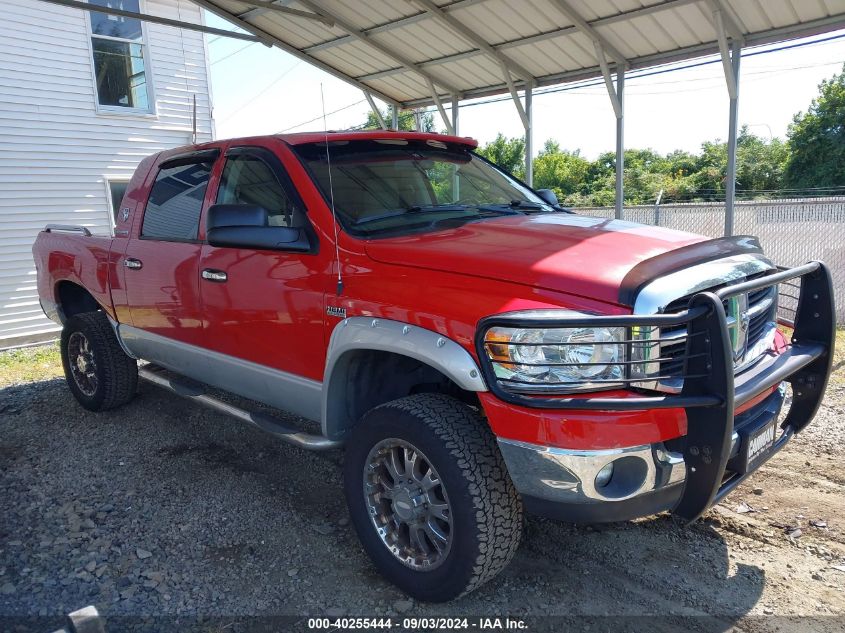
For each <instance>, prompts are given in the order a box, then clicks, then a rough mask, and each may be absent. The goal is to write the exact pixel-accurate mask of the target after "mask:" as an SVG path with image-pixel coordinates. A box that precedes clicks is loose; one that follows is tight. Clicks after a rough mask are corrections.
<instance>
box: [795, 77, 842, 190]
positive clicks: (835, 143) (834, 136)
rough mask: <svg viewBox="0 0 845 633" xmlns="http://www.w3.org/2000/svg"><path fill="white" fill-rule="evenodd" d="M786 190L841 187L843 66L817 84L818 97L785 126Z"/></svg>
mask: <svg viewBox="0 0 845 633" xmlns="http://www.w3.org/2000/svg"><path fill="white" fill-rule="evenodd" d="M787 136H788V144H789V154H790V155H789V160H788V162H787V165H786V174H785V181H786V183H787V185H788V186H789V187H793V188H804V187H838V186H842V185H845V65H843V67H842V72H841V73H839V74H838V75H834V76H833V77H832V78H831V79H829V80H826V81H823V82H822V83H821V84H820V85H819V96H818V97H816V98H815V99H813V102H812V103H811V104H810V108H809V109H808V110H807V112H805V113H802V112H799V113H798V114H796V115H795V117H794V118H793V120H792V124H791V125H790V126H789V132H788V134H787Z"/></svg>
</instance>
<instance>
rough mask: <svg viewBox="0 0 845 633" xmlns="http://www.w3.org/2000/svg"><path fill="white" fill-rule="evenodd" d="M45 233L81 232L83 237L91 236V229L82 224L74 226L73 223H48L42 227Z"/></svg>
mask: <svg viewBox="0 0 845 633" xmlns="http://www.w3.org/2000/svg"><path fill="white" fill-rule="evenodd" d="M44 232H45V233H55V232H60V233H82V235H84V236H85V237H91V231H89V230H88V228H87V227H84V226H76V225H74V224H48V225H47V226H45V227H44Z"/></svg>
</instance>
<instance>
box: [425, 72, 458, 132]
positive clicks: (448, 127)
mask: <svg viewBox="0 0 845 633" xmlns="http://www.w3.org/2000/svg"><path fill="white" fill-rule="evenodd" d="M428 89H429V90H431V98H432V99H433V100H434V105H436V106H437V111H438V112H440V118H441V119H443V123H444V124H445V125H446V132H447V133H448V134H454V133H455V126H454V124H453V123H452V121H450V120H449V115H448V114H446V108H444V107H443V101H442V100H441V99H440V95H439V94H437V88H436V87H435V85H434V83H433V82H432V81H431V80H429V81H428Z"/></svg>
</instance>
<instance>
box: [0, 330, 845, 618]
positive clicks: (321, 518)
mask: <svg viewBox="0 0 845 633" xmlns="http://www.w3.org/2000/svg"><path fill="white" fill-rule="evenodd" d="M843 334H845V333H843ZM842 339H845V336H841V337H840V340H842ZM842 342H845V341H842ZM843 347H845V345H840V350H841V349H842V348H843ZM843 357H845V355H843V354H842V353H840V354H839V358H838V359H837V374H836V377H835V379H834V380H833V382H832V384H831V386H830V388H829V390H828V395H827V398H826V402H825V404H824V406H823V409H822V411H821V412H820V414H819V416H818V418H817V420H816V421H815V422H814V424H813V425H812V426H811V427H809V428H808V429H807V431H806V432H805V433H803V434H802V435H801V436H799V437H798V438H796V439H795V440H794V441H793V442H792V443H791V444H790V446H789V447H787V449H785V451H783V452H782V453H781V454H780V455H778V456H777V457H776V458H774V459H773V460H772V461H771V462H769V464H767V465H766V466H764V467H763V468H762V469H761V471H760V472H759V473H758V474H757V475H756V476H755V477H754V478H752V479H751V480H750V482H749V483H746V484H744V485H743V486H742V487H740V489H738V490H737V491H735V492H734V493H733V494H731V495H730V496H729V497H728V498H727V499H726V500H725V501H724V502H723V503H721V504H720V505H719V506H717V507H715V508H713V509H712V510H711V511H710V512H709V513H708V514H707V515H706V517H705V518H704V520H702V521H700V522H698V523H697V524H695V525H694V526H692V527H688V528H684V527H681V526H679V525H677V524H676V523H675V522H674V521H673V520H672V518H671V517H669V516H667V515H663V516H657V517H652V518H649V519H643V520H639V521H635V522H627V523H619V524H612V525H603V526H592V527H591V526H570V525H563V524H559V523H555V522H552V521H546V520H542V519H537V518H529V519H528V521H527V525H526V532H525V536H524V539H523V543H522V546H521V547H520V550H519V551H518V553H517V555H516V558H515V560H514V561H513V563H512V564H511V566H510V567H509V568H508V569H507V570H506V571H505V572H504V573H503V574H501V575H500V576H499V577H497V578H496V579H494V580H493V581H492V582H490V583H488V584H487V585H485V586H484V587H482V588H481V589H480V590H478V591H476V592H474V593H473V594H471V595H469V596H466V597H464V598H462V599H460V600H457V601H454V602H452V603H449V604H445V605H429V604H419V603H416V602H414V601H412V600H409V599H407V598H406V596H404V595H403V594H401V593H400V592H399V591H398V590H397V589H395V588H394V587H393V586H391V585H389V584H387V583H386V582H384V581H383V580H382V579H381V578H380V577H379V576H378V575H377V574H376V572H375V570H374V569H373V567H372V566H371V564H370V563H369V560H368V559H367V558H366V557H365V555H364V554H363V552H362V550H361V548H360V546H359V544H358V541H357V539H356V537H355V534H354V532H353V530H352V529H351V527H350V525H349V519H348V516H347V513H346V508H345V504H344V501H343V496H342V491H341V481H340V464H341V459H342V455H341V454H340V453H339V452H334V453H327V454H315V453H308V452H305V451H302V450H299V449H296V448H294V447H291V446H288V445H286V444H283V443H281V442H279V441H277V440H275V439H273V438H271V437H269V436H267V435H265V434H263V433H261V432H260V431H258V430H256V429H252V428H250V427H247V426H244V425H242V424H240V423H238V422H236V421H234V420H232V419H230V418H227V417H225V416H222V415H218V414H216V413H211V412H209V411H207V410H205V409H201V408H197V407H195V406H193V405H191V404H190V403H188V402H186V401H183V400H181V399H179V398H178V397H176V396H172V395H169V394H167V393H166V392H164V391H162V390H160V389H158V388H156V387H154V386H152V385H149V384H146V383H143V382H142V384H141V388H140V391H139V394H138V397H137V398H136V399H135V400H134V401H133V402H132V403H131V404H129V405H128V406H126V407H124V408H122V409H119V410H116V411H111V412H106V413H100V414H92V413H89V412H87V411H85V410H83V409H82V408H81V407H79V406H78V405H77V404H76V402H75V401H74V400H73V398H72V396H71V395H70V392H69V391H68V389H67V387H66V386H65V384H64V380H63V379H61V378H59V376H60V373H61V369H60V366H59V364H58V362H57V354H56V352H55V348H53V347H45V348H36V349H30V350H24V351H19V352H13V353H4V354H0V509H2V514H0V631H5V630H22V631H23V630H44V631H47V630H52V628H48V627H49V626H52V625H53V624H54V623H56V622H59V621H60V618H58V617H57V616H59V615H60V614H63V613H67V612H70V611H73V610H75V609H78V608H80V607H82V606H85V605H88V604H93V605H96V606H97V608H98V609H99V610H100V612H101V613H103V614H105V615H106V616H108V617H109V618H110V619H109V620H108V622H109V623H110V624H109V629H108V630H109V633H113V631H116V630H124V629H129V628H132V627H131V626H130V625H129V623H131V622H134V621H135V620H132V619H128V618H127V619H121V616H135V617H136V619H137V616H153V615H167V616H179V615H182V616H189V619H186V620H183V621H181V622H182V623H181V624H180V625H178V626H176V624H175V622H177V621H176V620H172V621H168V622H170V624H167V625H165V624H162V621H158V622H159V623H158V624H157V625H154V626H153V628H152V629H150V630H176V629H179V630H188V628H189V627H188V623H190V624H191V627H193V626H200V624H202V623H200V624H197V623H198V622H199V620H198V618H200V617H202V618H212V619H211V620H206V621H205V624H202V626H205V627H206V628H202V629H201V630H209V631H211V630H214V631H217V630H220V631H222V630H240V629H238V628H231V627H232V625H233V624H234V623H233V622H232V621H230V620H225V621H227V622H229V624H227V625H222V624H221V622H223V621H224V620H216V619H213V618H215V617H216V616H221V617H223V616H225V617H228V618H232V617H241V616H275V615H296V616H317V615H329V616H341V615H367V616H375V615H403V616H432V615H456V616H469V615H476V616H477V615H497V616H503V615H508V614H512V615H522V616H532V615H533V616H539V615H543V616H545V615H562V616H572V615H579V616H607V615H610V616H652V619H651V620H649V626H648V628H649V629H650V630H673V629H676V628H678V627H680V626H681V625H680V624H678V622H680V620H677V618H679V617H684V616H691V617H692V620H691V621H690V620H686V621H684V624H683V626H684V627H689V626H694V627H696V628H699V629H701V630H708V631H711V630H712V631H726V630H730V629H731V627H736V630H743V631H770V630H772V631H773V630H814V631H816V630H829V631H842V630H843V627H845V593H843V591H845V511H843V510H844V509H845V501H843V492H845V475H843V471H842V468H841V464H842V461H843V457H845V451H843V444H845V429H843V424H842V415H843V413H845V369H843V363H845V360H843ZM763 615H766V616H782V617H756V616H763ZM13 616H20V617H30V616H41V617H42V618H44V619H42V620H37V623H38V624H37V626H35V625H33V623H32V622H31V621H30V622H29V623H28V624H22V625H21V628H20V629H14V628H13V627H12V626H11V624H10V623H11V622H12V620H11V619H10V618H11V617H13ZM653 616H659V619H654V618H653ZM786 616H803V617H806V616H813V617H814V619H812V620H806V619H802V618H799V619H789V618H787V617H786ZM832 616H837V617H832ZM4 618H5V619H4ZM585 622H587V621H586V620H576V621H575V624H576V625H577V626H578V628H581V627H582V625H584V624H585ZM590 622H593V623H594V630H606V628H607V626H608V625H609V623H610V622H611V620H602V619H599V620H591V621H590ZM690 622H692V624H691V623H690ZM4 623H5V624H4ZM115 623H117V624H115ZM658 623H659V624H658ZM39 626H40V627H41V628H38V627H39ZM303 626H304V624H303ZM538 626H539V624H538ZM556 626H557V625H556ZM27 627H29V628H27ZM784 627H785V628H784ZM275 629H276V630H281V627H279V626H277V627H275ZM638 629H639V627H634V629H631V630H638ZM192 630H193V628H192ZM197 630H199V629H197ZM532 630H538V629H537V628H536V627H535V628H533V629H532Z"/></svg>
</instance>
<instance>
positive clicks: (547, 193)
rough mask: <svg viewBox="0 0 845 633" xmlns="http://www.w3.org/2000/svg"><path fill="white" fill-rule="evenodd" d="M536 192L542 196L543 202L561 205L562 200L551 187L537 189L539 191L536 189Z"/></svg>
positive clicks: (555, 205)
mask: <svg viewBox="0 0 845 633" xmlns="http://www.w3.org/2000/svg"><path fill="white" fill-rule="evenodd" d="M534 193H536V194H537V195H538V196H540V198H542V199H543V202H545V203H546V204H550V205H552V206H553V207H559V206H560V202H559V201H558V199H557V194H556V193H555V192H554V191H552V190H551V189H537V191H535V192H534Z"/></svg>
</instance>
